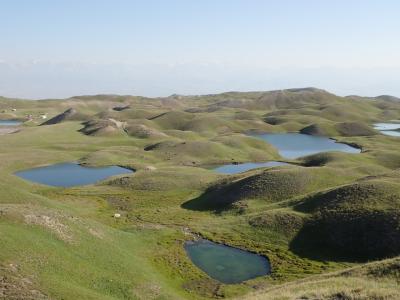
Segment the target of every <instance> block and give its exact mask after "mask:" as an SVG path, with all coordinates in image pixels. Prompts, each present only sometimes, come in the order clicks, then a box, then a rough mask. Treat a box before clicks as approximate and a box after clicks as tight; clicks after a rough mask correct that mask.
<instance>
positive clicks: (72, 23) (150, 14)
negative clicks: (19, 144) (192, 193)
mask: <svg viewBox="0 0 400 300" xmlns="http://www.w3.org/2000/svg"><path fill="white" fill-rule="evenodd" d="M399 14H400V1H397V0H392V1H390V0H386V1H385V0H380V1H378V0H335V1H329V0H326V1H324V0H301V1H299V0H291V1H289V0H286V1H285V0H275V1H272V0H264V1H261V0H260V1H258V0H241V1H239V0H198V1H195V0H163V1H161V0H159V1H156V0H153V1H152V0H142V1H133V0H131V1H122V0H121V1H118V0H110V1H101V0H96V1H94V0H93V1H91V0H79V1H75V0H65V1H62V0H58V1H54V0H53V1H44V0H43V1H41V0H35V1H30V0H25V1H22V0H20V1H19V0H10V1H6V0H0V37H1V39H0V95H4V96H14V97H27V98H48V97H67V96H72V95H78V94H98V93H118V94H136V95H138V94H140V95H148V96H164V95H168V94H172V93H181V94H204V93H214V92H221V91H228V90H242V91H245V90H270V89H281V88H290V87H302V86H316V87H319V88H324V89H327V90H330V91H332V92H335V93H338V94H341V95H345V94H361V95H371V96H372V95H378V94H393V95H397V96H400V76H399V75H400V18H399Z"/></svg>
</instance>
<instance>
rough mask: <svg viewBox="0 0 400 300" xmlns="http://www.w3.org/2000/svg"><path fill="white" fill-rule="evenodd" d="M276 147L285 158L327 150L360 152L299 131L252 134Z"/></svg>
mask: <svg viewBox="0 0 400 300" xmlns="http://www.w3.org/2000/svg"><path fill="white" fill-rule="evenodd" d="M251 136H253V137H256V138H259V139H262V140H264V141H266V142H267V143H269V144H271V145H272V146H274V147H275V148H277V149H278V151H279V154H280V155H281V156H282V157H284V158H287V159H296V158H299V157H302V156H307V155H311V154H316V153H320V152H328V151H341V152H347V153H360V152H361V150H360V149H358V148H355V147H352V146H349V145H347V144H343V143H337V142H336V141H335V140H333V139H330V138H328V137H322V136H313V135H308V134H301V133H265V134H252V135H251Z"/></svg>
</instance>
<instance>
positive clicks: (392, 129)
mask: <svg viewBox="0 0 400 300" xmlns="http://www.w3.org/2000/svg"><path fill="white" fill-rule="evenodd" d="M374 128H375V129H376V130H379V131H380V132H381V133H382V134H384V135H390V136H398V137H400V123H375V124H374Z"/></svg>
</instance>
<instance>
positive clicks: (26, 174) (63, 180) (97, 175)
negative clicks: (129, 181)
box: [15, 163, 133, 187]
mask: <svg viewBox="0 0 400 300" xmlns="http://www.w3.org/2000/svg"><path fill="white" fill-rule="evenodd" d="M132 172H133V171H132V170H129V169H125V168H122V167H118V166H109V167H84V166H81V165H79V164H77V163H60V164H54V165H50V166H45V167H39V168H34V169H29V170H24V171H19V172H16V173H15V175H17V176H19V177H21V178H23V179H26V180H29V181H33V182H37V183H41V184H46V185H51V186H57V187H71V186H77V185H86V184H92V183H95V182H98V181H101V180H104V179H106V178H108V177H110V176H114V175H120V174H128V173H132Z"/></svg>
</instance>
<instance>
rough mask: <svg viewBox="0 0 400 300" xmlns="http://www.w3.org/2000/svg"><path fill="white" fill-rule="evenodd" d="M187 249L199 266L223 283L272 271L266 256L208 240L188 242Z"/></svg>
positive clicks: (230, 282)
mask: <svg viewBox="0 0 400 300" xmlns="http://www.w3.org/2000/svg"><path fill="white" fill-rule="evenodd" d="M185 250H186V252H187V254H188V256H189V258H190V259H191V260H192V262H193V263H194V264H195V265H196V266H197V267H198V268H200V269H201V270H202V271H204V272H205V273H207V274H208V275H209V276H210V277H211V278H214V279H216V280H218V281H220V282H222V283H226V284H234V283H240V282H242V281H245V280H249V279H252V278H255V277H258V276H264V275H267V274H269V273H270V272H271V267H270V263H269V260H268V259H267V258H266V257H264V256H261V255H258V254H255V253H251V252H248V251H244V250H241V249H238V248H233V247H229V246H225V245H221V244H216V243H213V242H211V241H208V240H198V241H189V242H186V243H185Z"/></svg>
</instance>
